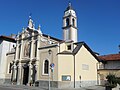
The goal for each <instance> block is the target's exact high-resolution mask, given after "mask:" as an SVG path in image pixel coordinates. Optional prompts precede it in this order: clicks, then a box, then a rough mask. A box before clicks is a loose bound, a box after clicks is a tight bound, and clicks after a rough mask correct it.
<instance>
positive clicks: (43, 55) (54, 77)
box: [38, 48, 58, 81]
mask: <svg viewBox="0 0 120 90" xmlns="http://www.w3.org/2000/svg"><path fill="white" fill-rule="evenodd" d="M49 49H50V50H52V53H51V55H49V54H48V50H49ZM49 49H44V50H41V51H40V61H39V66H40V67H39V77H38V79H40V80H48V75H45V74H43V69H44V67H43V63H44V60H46V59H47V60H50V64H51V63H54V64H55V67H54V72H53V73H52V72H51V71H50V76H51V78H50V79H51V80H54V81H57V78H58V77H57V76H58V60H57V52H58V48H49Z"/></svg>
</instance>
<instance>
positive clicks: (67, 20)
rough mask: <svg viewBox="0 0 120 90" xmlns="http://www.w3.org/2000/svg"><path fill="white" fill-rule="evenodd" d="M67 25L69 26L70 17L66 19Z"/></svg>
mask: <svg viewBox="0 0 120 90" xmlns="http://www.w3.org/2000/svg"><path fill="white" fill-rule="evenodd" d="M66 26H69V18H67V19H66Z"/></svg>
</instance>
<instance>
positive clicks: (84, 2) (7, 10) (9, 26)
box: [0, 0, 120, 55]
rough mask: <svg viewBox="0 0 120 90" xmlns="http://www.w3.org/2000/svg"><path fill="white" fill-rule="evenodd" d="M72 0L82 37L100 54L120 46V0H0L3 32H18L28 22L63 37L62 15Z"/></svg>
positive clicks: (110, 52) (4, 33) (46, 31)
mask: <svg viewBox="0 0 120 90" xmlns="http://www.w3.org/2000/svg"><path fill="white" fill-rule="evenodd" d="M69 1H70V2H71V4H72V7H73V8H74V10H75V11H76V14H77V19H78V21H77V23H78V41H79V42H81V41H84V42H85V43H86V44H87V45H88V46H89V47H90V48H91V49H92V50H93V51H94V52H97V53H99V54H100V55H106V54H116V53H118V52H119V51H120V50H119V48H118V45H119V44H120V0H0V35H6V36H8V35H10V34H17V33H18V32H21V31H22V28H26V27H27V26H28V20H29V15H30V13H31V16H32V19H33V22H34V24H35V27H36V28H38V25H39V24H40V26H41V31H42V32H43V33H44V34H48V35H50V36H53V37H56V38H59V39H63V31H62V17H63V15H64V11H65V9H66V8H67V6H68V3H69Z"/></svg>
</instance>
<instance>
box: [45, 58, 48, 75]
mask: <svg viewBox="0 0 120 90" xmlns="http://www.w3.org/2000/svg"><path fill="white" fill-rule="evenodd" d="M48 73H49V61H48V60H45V62H44V74H48Z"/></svg>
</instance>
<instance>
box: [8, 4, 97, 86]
mask: <svg viewBox="0 0 120 90" xmlns="http://www.w3.org/2000/svg"><path fill="white" fill-rule="evenodd" d="M62 28H63V36H64V40H60V39H57V38H54V37H52V36H49V35H46V34H43V33H42V31H41V29H40V26H38V28H37V29H35V27H34V24H33V20H32V18H31V17H30V18H29V21H28V26H27V28H23V31H22V32H21V33H19V34H18V35H17V38H16V51H15V58H14V60H13V64H12V67H13V68H12V75H11V79H12V81H14V82H16V83H17V84H18V85H20V84H21V85H23V84H24V85H29V84H30V83H33V84H35V85H36V86H44V87H48V83H50V84H49V85H50V86H51V87H57V88H68V87H69V88H79V87H84V86H91V85H96V84H97V63H98V60H99V59H98V58H97V56H96V55H95V54H94V53H93V51H92V50H91V49H90V48H89V47H88V45H87V44H86V43H85V42H78V40H77V35H78V34H77V31H78V29H77V16H76V12H75V11H74V9H73V8H72V6H71V4H70V3H69V5H68V7H67V9H66V10H65V11H64V16H63V27H62ZM8 59H10V58H9V57H8Z"/></svg>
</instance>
